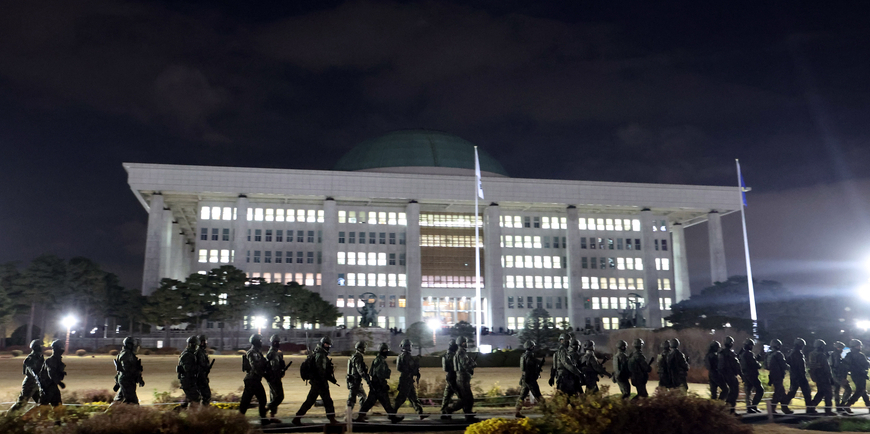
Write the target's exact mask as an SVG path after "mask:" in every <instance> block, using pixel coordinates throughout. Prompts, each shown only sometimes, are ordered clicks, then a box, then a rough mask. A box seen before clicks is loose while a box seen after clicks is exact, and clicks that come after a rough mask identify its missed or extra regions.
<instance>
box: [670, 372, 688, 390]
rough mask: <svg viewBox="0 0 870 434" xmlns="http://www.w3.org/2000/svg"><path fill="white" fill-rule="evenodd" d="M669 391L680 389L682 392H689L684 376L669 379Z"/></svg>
mask: <svg viewBox="0 0 870 434" xmlns="http://www.w3.org/2000/svg"><path fill="white" fill-rule="evenodd" d="M670 388H671V389H682V390H683V391H684V392H688V391H689V382H688V381H687V380H686V376H685V375H682V376H679V377H674V378H672V379H671V387H670Z"/></svg>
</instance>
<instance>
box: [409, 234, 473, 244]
mask: <svg viewBox="0 0 870 434" xmlns="http://www.w3.org/2000/svg"><path fill="white" fill-rule="evenodd" d="M478 246H479V247H483V237H480V242H479V243H478ZM420 247H474V236H473V235H420Z"/></svg>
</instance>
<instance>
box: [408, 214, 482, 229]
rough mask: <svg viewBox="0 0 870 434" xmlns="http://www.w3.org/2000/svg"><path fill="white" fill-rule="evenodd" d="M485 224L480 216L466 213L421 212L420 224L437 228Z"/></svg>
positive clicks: (470, 226)
mask: <svg viewBox="0 0 870 434" xmlns="http://www.w3.org/2000/svg"><path fill="white" fill-rule="evenodd" d="M475 221H476V222H477V226H478V227H480V226H482V225H483V220H481V218H480V216H474V215H466V214H420V226H427V227H436V228H473V227H474V224H475Z"/></svg>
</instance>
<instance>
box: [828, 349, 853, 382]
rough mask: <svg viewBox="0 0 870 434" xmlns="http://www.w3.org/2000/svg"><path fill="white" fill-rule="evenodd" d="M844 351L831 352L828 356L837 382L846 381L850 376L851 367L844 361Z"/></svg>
mask: <svg viewBox="0 0 870 434" xmlns="http://www.w3.org/2000/svg"><path fill="white" fill-rule="evenodd" d="M842 354H843V352H842V351H837V350H834V351H831V352H830V354H829V355H828V357H829V359H828V363H829V364H830V365H831V374H833V376H834V379H836V380H845V379H846V377H847V376H848V375H849V366H848V365H846V363H845V362H844V361H843V355H842Z"/></svg>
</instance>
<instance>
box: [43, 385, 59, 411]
mask: <svg viewBox="0 0 870 434" xmlns="http://www.w3.org/2000/svg"><path fill="white" fill-rule="evenodd" d="M62 403H63V402H61V399H60V388H58V387H57V384H50V385H48V386H46V387H43V388H42V390H40V391H39V405H50V406H52V407H57V406H59V405H61V404H62Z"/></svg>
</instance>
